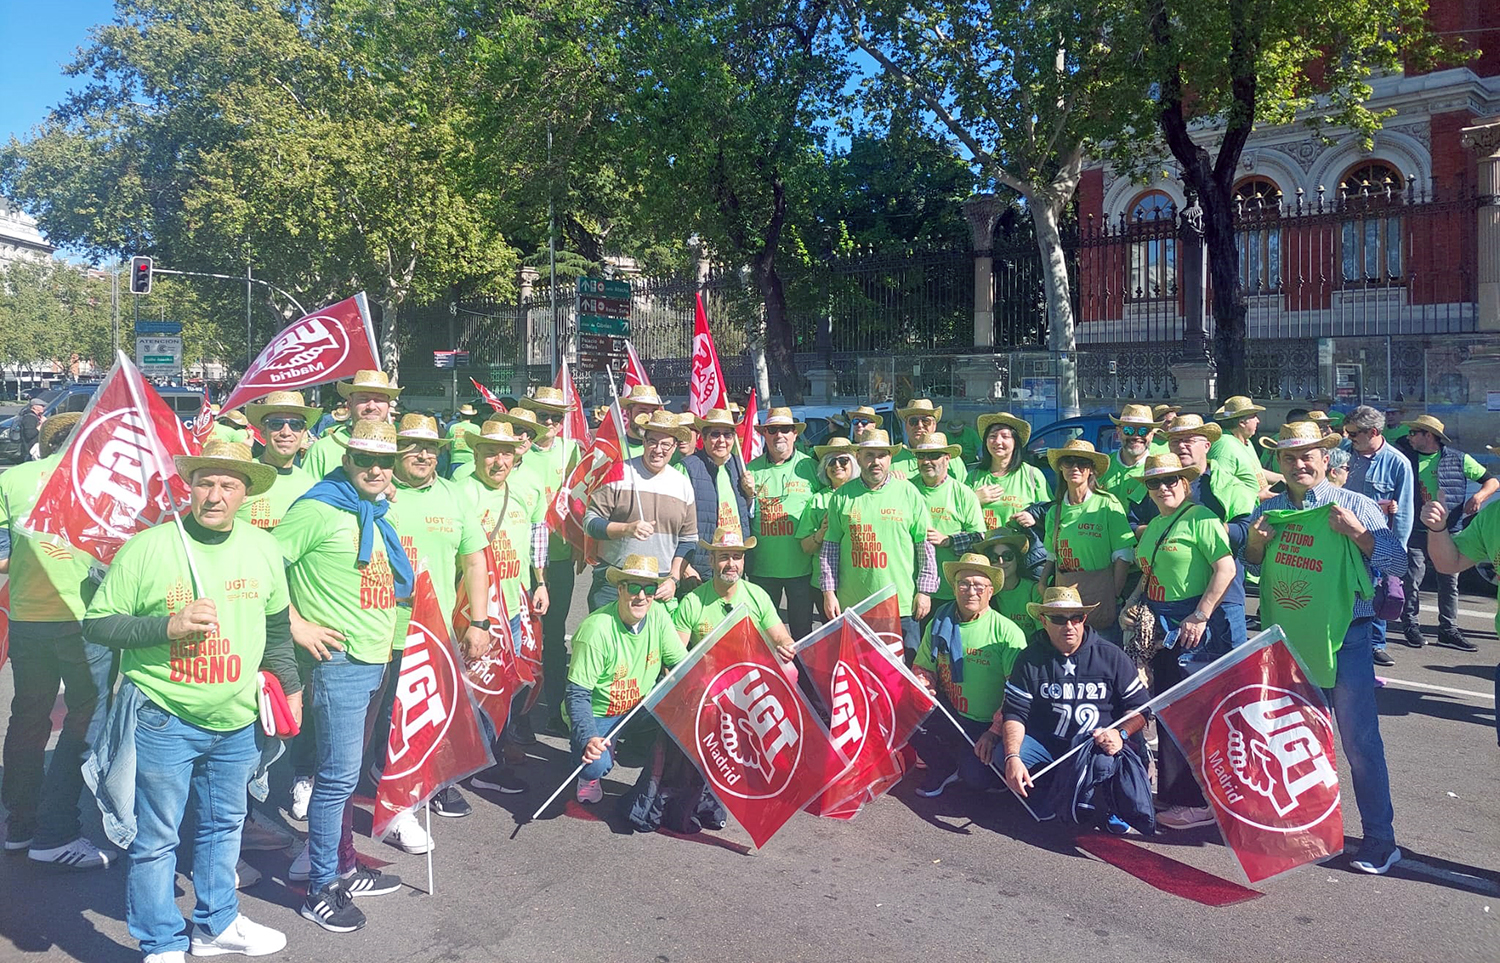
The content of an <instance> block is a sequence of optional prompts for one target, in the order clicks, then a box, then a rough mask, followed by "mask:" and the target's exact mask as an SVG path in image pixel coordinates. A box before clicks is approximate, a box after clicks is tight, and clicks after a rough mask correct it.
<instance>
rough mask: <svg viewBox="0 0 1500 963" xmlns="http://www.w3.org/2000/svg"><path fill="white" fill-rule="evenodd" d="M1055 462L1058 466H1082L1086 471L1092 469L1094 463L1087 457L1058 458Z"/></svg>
mask: <svg viewBox="0 0 1500 963" xmlns="http://www.w3.org/2000/svg"><path fill="white" fill-rule="evenodd" d="M1057 464H1058V467H1060V468H1082V469H1085V470H1087V471H1092V470H1093V468H1094V463H1093V462H1091V461H1089V460H1088V459H1087V458H1060V459H1058V462H1057Z"/></svg>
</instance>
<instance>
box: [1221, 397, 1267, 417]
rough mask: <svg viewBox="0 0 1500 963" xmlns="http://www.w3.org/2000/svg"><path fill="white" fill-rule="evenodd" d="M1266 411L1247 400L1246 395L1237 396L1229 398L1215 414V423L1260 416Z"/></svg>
mask: <svg viewBox="0 0 1500 963" xmlns="http://www.w3.org/2000/svg"><path fill="white" fill-rule="evenodd" d="M1265 410H1266V409H1264V408H1262V407H1261V406H1260V405H1258V404H1256V403H1255V402H1253V401H1251V400H1250V399H1249V398H1246V397H1245V396H1244V395H1235V396H1234V397H1232V398H1227V399H1225V401H1224V404H1222V405H1220V406H1219V410H1218V411H1216V412H1214V421H1235V420H1236V419H1239V418H1245V417H1248V416H1250V415H1258V414H1260V413H1261V412H1262V411H1265Z"/></svg>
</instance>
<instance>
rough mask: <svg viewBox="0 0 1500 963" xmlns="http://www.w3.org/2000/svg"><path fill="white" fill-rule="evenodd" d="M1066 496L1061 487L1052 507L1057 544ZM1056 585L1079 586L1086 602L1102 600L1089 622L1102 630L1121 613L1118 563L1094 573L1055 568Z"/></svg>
mask: <svg viewBox="0 0 1500 963" xmlns="http://www.w3.org/2000/svg"><path fill="white" fill-rule="evenodd" d="M1064 497H1065V496H1064V494H1063V490H1062V489H1061V488H1059V489H1058V494H1057V500H1056V502H1055V504H1054V505H1053V509H1052V544H1053V545H1056V544H1058V532H1059V530H1060V529H1061V528H1062V499H1063V498H1064ZM1052 584H1053V585H1071V586H1073V587H1074V588H1076V589H1078V597H1079V598H1080V599H1082V600H1083V603H1084V604H1085V605H1088V604H1091V603H1093V602H1095V601H1096V600H1097V601H1098V606H1097V607H1096V608H1095V609H1094V610H1093V611H1092V612H1090V613H1089V615H1088V619H1087V620H1086V623H1085V624H1087V625H1089V626H1092V627H1093V628H1094V629H1095V630H1096V631H1101V632H1102V631H1104V630H1106V629H1109V628H1112V627H1113V626H1114V624H1115V619H1116V618H1117V617H1118V616H1119V614H1120V609H1119V604H1120V603H1119V596H1118V595H1117V594H1116V593H1115V572H1114V566H1112V565H1111V566H1110V567H1108V568H1102V569H1099V570H1097V571H1094V572H1059V571H1057V570H1056V569H1054V570H1053V573H1052Z"/></svg>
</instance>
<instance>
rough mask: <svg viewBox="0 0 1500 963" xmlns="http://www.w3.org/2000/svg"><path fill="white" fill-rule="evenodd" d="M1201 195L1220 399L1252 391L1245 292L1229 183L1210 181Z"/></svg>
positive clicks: (1215, 362) (1200, 201) (1215, 363)
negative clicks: (1242, 284) (1246, 353)
mask: <svg viewBox="0 0 1500 963" xmlns="http://www.w3.org/2000/svg"><path fill="white" fill-rule="evenodd" d="M1207 187H1208V190H1207V191H1205V192H1204V193H1202V194H1200V195H1199V197H1200V199H1199V202H1198V203H1199V204H1201V205H1202V206H1203V240H1204V243H1205V244H1207V245H1208V279H1209V284H1210V285H1211V287H1212V289H1213V313H1214V365H1215V367H1216V368H1217V369H1218V389H1219V398H1220V399H1221V400H1222V399H1224V398H1228V397H1230V396H1231V395H1248V394H1249V393H1250V375H1249V372H1247V371H1246V370H1245V334H1246V331H1245V327H1246V326H1245V316H1246V314H1247V313H1248V311H1247V306H1246V304H1245V292H1244V291H1243V290H1242V289H1241V288H1240V255H1239V248H1238V244H1237V243H1236V238H1235V236H1234V213H1233V212H1234V206H1233V205H1234V201H1233V199H1232V197H1231V196H1230V186H1229V185H1227V184H1219V183H1218V182H1217V179H1215V180H1213V181H1210V182H1209V184H1208V185H1207Z"/></svg>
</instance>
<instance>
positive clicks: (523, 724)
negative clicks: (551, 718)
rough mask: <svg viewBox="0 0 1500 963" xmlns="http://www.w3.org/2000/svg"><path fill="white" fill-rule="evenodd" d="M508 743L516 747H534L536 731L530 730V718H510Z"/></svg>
mask: <svg viewBox="0 0 1500 963" xmlns="http://www.w3.org/2000/svg"><path fill="white" fill-rule="evenodd" d="M510 741H511V742H514V743H515V744H516V745H518V746H534V745H536V730H535V729H533V728H531V717H530V716H511V719H510Z"/></svg>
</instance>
